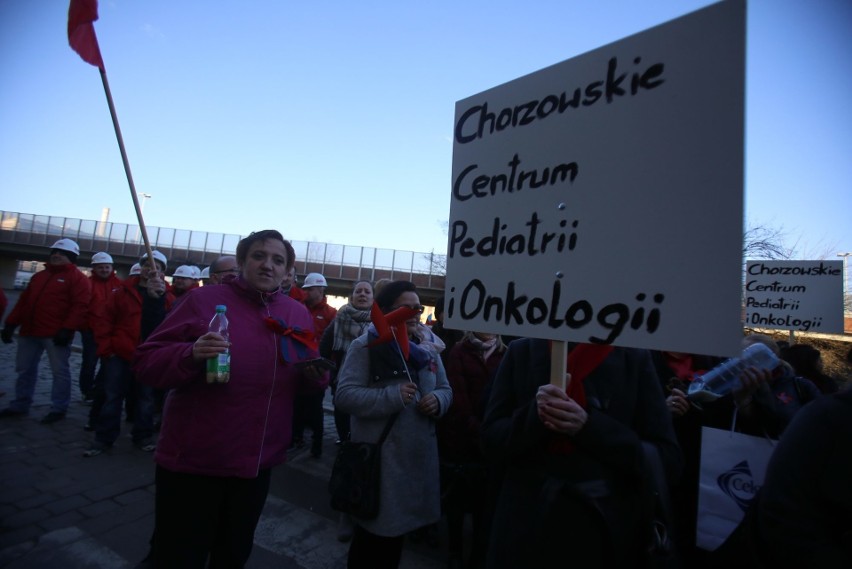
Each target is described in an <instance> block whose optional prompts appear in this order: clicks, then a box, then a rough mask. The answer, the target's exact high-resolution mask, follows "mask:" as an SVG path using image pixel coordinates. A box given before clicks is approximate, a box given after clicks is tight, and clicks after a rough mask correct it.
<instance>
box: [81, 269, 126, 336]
mask: <svg viewBox="0 0 852 569" xmlns="http://www.w3.org/2000/svg"><path fill="white" fill-rule="evenodd" d="M89 284H91V286H92V300H91V301H90V302H89V317H88V326H87V329H91V330H94V329H95V326H96V322H97V321H98V320H101V319H102V318H103V317H104V313H105V309H106V305H107V302H109V299H110V298H111V297H112V293H114V292H115V291H116V290H118V289H119V288H121V285H122V281H121V279H120V278H118V277H117V276H116V274H115V271H113V272H112V274H110V276H109V277H107V278H106V279H102V278H100V277H97V276H95V275H91V276H90V277H89Z"/></svg>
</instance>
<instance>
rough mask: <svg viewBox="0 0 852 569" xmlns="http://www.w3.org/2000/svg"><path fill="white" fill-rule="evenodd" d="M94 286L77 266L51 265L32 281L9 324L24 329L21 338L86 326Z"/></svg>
mask: <svg viewBox="0 0 852 569" xmlns="http://www.w3.org/2000/svg"><path fill="white" fill-rule="evenodd" d="M91 297H92V287H91V285H90V284H89V279H88V278H86V275H84V274H83V273H81V272H80V271H78V270H77V267H76V266H75V265H71V264H69V265H47V266H46V267H45V270H43V271H39V272H37V273H36V274H34V275H33V278H32V279H30V284H29V285H28V286H27V288H26V290H24V292H23V293H22V294H21V297H20V298H19V299H18V302H17V304H15V308H13V309H12V312H11V313H9V317H8V318H6V325H12V326H20V327H21V329H20V334H21V336H39V337H44V338H48V337H51V336H55V335H56V333H57V332H59V330H61V329H62V328H67V329H69V330H80V329H81V328H83V327H84V326H85V325H86V318H87V314H86V313H87V310H88V307H89V300H90V299H91Z"/></svg>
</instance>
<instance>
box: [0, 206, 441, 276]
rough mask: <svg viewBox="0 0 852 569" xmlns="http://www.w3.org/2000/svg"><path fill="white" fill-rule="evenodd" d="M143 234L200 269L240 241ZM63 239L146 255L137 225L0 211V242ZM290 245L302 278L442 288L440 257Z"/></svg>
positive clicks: (188, 233) (85, 247) (185, 233)
mask: <svg viewBox="0 0 852 569" xmlns="http://www.w3.org/2000/svg"><path fill="white" fill-rule="evenodd" d="M147 231H148V239H149V240H150V242H151V247H153V248H154V249H158V250H160V251H162V252H163V254H165V255H166V256H167V257H168V258H169V259H170V261H171V260H174V261H175V262H178V263H181V264H182V263H191V264H196V265H199V266H206V265H209V264H210V263H211V262H212V261H213V260H214V259H216V257H218V256H220V255H233V254H234V253H236V250H237V243H239V241H240V239H242V236H240V235H234V234H229V233H210V232H206V231H193V230H189V229H172V228H166V227H155V226H148V227H147ZM61 237H67V238H69V239H73V240H74V241H76V242H77V243H78V244H79V245H80V249H81V251H83V252H87V253H89V255H88V256H90V255H91V253H95V252H97V251H105V252H107V253H110V254H112V255H124V256H128V257H131V258H138V257H140V256H141V255H142V254H143V253H144V243H143V240H142V234H141V232H140V230H139V226H137V225H132V224H127V223H113V222H101V221H94V220H87V219H75V218H70V217H56V216H48V215H36V214H30V213H18V212H10V211H2V210H0V242H8V243H15V244H20V245H31V246H42V247H49V246H50V245H52V244H53V242H54V241H55V240H56V239H59V238H61ZM292 244H293V248H294V249H295V251H296V270H297V271H298V272H299V273H302V274H304V273H310V272H318V273H322V274H323V275H325V277H326V278H338V279H346V280H357V279H365V280H371V281H376V280H378V279H380V278H390V279H407V280H411V281H414V282H415V283H416V284H417V285H418V286H426V287H430V288H442V287H443V286H444V277H443V267H445V266H446V263H445V256H444V255H437V254H434V253H417V252H414V251H398V250H395V249H381V248H374V247H362V246H357V245H338V244H332V243H321V242H314V241H292ZM169 264H170V265H171V264H172V263H171V262H170V263H169Z"/></svg>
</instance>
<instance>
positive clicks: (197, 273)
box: [189, 265, 201, 279]
mask: <svg viewBox="0 0 852 569" xmlns="http://www.w3.org/2000/svg"><path fill="white" fill-rule="evenodd" d="M189 268H190V269H192V278H194V279H200V278H201V269H199V268H198V267H196V266H195V265H190V266H189Z"/></svg>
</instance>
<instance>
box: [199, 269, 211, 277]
mask: <svg viewBox="0 0 852 569" xmlns="http://www.w3.org/2000/svg"><path fill="white" fill-rule="evenodd" d="M201 278H202V279H209V278H210V267H204V268H203V269H201Z"/></svg>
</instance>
